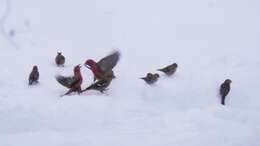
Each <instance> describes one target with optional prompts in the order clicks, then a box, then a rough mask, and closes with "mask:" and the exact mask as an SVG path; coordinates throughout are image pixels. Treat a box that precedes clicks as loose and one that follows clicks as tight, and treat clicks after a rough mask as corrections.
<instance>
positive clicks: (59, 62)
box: [55, 52, 65, 66]
mask: <svg viewBox="0 0 260 146" xmlns="http://www.w3.org/2000/svg"><path fill="white" fill-rule="evenodd" d="M55 62H56V64H57V65H58V66H63V65H64V63H65V57H64V56H63V55H62V54H61V52H58V53H57V56H56V58H55Z"/></svg>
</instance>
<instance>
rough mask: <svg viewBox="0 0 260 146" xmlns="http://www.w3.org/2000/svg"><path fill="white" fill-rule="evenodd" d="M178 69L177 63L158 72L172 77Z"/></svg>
mask: <svg viewBox="0 0 260 146" xmlns="http://www.w3.org/2000/svg"><path fill="white" fill-rule="evenodd" d="M177 67H178V65H177V63H173V64H171V65H168V66H166V67H164V68H161V69H158V71H161V72H164V73H165V74H166V75H168V76H171V75H173V74H174V73H175V72H176V70H177Z"/></svg>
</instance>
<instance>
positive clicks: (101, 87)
mask: <svg viewBox="0 0 260 146" xmlns="http://www.w3.org/2000/svg"><path fill="white" fill-rule="evenodd" d="M110 83H111V80H110V81H108V80H98V81H97V82H95V83H93V84H91V85H90V86H89V87H87V88H86V89H84V90H82V92H85V91H87V90H97V91H99V92H101V93H103V92H104V91H106V90H108V89H107V87H108V86H109V85H110Z"/></svg>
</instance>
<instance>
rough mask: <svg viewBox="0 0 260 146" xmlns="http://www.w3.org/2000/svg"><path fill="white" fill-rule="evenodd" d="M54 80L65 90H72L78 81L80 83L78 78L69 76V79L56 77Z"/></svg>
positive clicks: (60, 76)
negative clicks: (65, 88)
mask: <svg viewBox="0 0 260 146" xmlns="http://www.w3.org/2000/svg"><path fill="white" fill-rule="evenodd" d="M56 80H57V81H58V82H59V83H60V84H61V85H63V86H65V87H67V88H72V87H73V86H74V85H75V84H76V83H77V82H78V81H80V78H79V77H77V76H71V77H64V76H62V75H58V76H56Z"/></svg>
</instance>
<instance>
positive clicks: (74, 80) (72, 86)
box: [56, 65, 83, 96]
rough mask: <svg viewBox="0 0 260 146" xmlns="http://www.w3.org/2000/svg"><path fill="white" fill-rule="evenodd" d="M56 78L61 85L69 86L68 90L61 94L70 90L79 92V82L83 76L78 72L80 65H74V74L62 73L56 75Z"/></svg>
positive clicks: (80, 82)
mask: <svg viewBox="0 0 260 146" xmlns="http://www.w3.org/2000/svg"><path fill="white" fill-rule="evenodd" d="M56 80H57V81H58V82H59V83H60V84H61V85H63V86H65V87H67V88H69V91H68V92H67V93H65V94H64V95H62V96H65V95H68V94H70V93H71V92H78V93H79V94H80V93H81V84H82V82H83V78H82V76H81V73H80V65H77V66H75V67H74V75H73V76H69V77H65V76H62V75H58V76H56Z"/></svg>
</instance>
